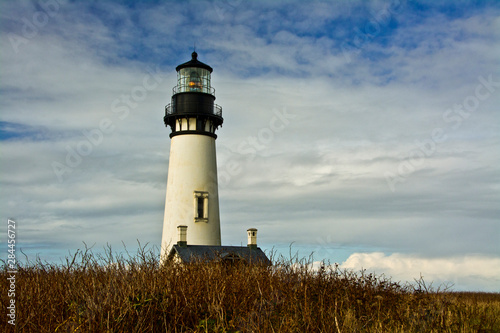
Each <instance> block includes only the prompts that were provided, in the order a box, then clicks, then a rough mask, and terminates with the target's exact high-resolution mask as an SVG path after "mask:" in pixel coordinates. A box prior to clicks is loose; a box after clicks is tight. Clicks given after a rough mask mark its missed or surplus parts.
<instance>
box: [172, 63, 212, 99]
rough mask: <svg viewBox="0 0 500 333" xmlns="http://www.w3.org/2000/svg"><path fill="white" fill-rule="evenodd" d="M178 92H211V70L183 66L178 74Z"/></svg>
mask: <svg viewBox="0 0 500 333" xmlns="http://www.w3.org/2000/svg"><path fill="white" fill-rule="evenodd" d="M177 92H203V93H207V94H210V93H211V89H210V72H209V71H208V70H206V69H203V68H197V67H187V68H182V69H181V70H180V71H179V72H178V74H177Z"/></svg>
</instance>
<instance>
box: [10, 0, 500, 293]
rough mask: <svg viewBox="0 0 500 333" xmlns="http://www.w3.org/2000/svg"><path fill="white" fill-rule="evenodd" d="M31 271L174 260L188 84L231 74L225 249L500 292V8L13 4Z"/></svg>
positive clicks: (221, 2)
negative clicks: (206, 72)
mask: <svg viewBox="0 0 500 333" xmlns="http://www.w3.org/2000/svg"><path fill="white" fill-rule="evenodd" d="M0 29H1V30H0V50H1V51H0V75H1V76H0V108H1V109H0V110H1V111H0V196H1V198H0V213H1V217H0V218H1V220H2V221H4V222H2V224H3V225H4V226H3V227H1V230H2V232H1V233H0V235H1V237H0V241H1V244H0V246H1V248H3V249H4V250H3V252H4V254H0V258H2V259H4V258H6V257H7V244H6V241H7V224H8V219H11V220H14V221H15V222H16V246H17V247H16V249H17V252H16V253H17V256H18V259H19V260H23V259H26V258H28V259H29V260H33V259H35V258H36V257H39V258H41V259H42V260H45V261H48V262H55V263H60V262H64V258H65V257H66V256H68V255H71V254H72V253H75V251H76V250H77V249H82V248H83V247H84V246H85V245H86V246H88V247H91V248H92V250H93V251H96V252H99V251H100V250H103V249H104V248H105V247H106V246H108V245H109V246H111V247H112V249H113V250H114V251H117V252H121V251H124V250H125V249H126V250H127V251H129V252H131V253H134V251H136V250H137V248H138V247H139V246H146V247H147V248H150V249H157V248H158V247H159V246H160V242H161V229H162V223H163V212H164V208H165V207H164V206H165V203H164V200H165V192H166V183H167V174H168V159H169V149H170V139H169V134H170V129H168V128H165V125H164V123H163V116H164V107H165V105H166V104H168V103H169V102H170V98H171V95H172V88H173V87H174V85H175V84H176V72H175V67H176V66H177V65H179V64H181V63H184V62H186V61H188V60H190V58H191V52H192V51H193V49H194V47H195V48H196V52H197V53H198V59H199V60H200V61H202V62H204V63H206V64H209V65H210V66H211V67H212V68H213V69H214V71H213V74H212V85H213V87H215V89H216V92H215V93H216V98H217V100H216V103H217V104H219V105H221V106H222V112H223V117H224V124H223V126H222V128H220V129H219V130H218V132H217V134H218V138H217V140H216V144H217V162H218V173H219V204H220V219H221V232H222V243H223V244H224V245H246V230H247V229H248V228H250V227H254V228H258V230H259V234H258V237H259V238H258V244H259V246H260V247H261V248H262V249H263V250H265V251H266V252H267V253H274V254H275V255H276V256H279V255H283V256H285V257H290V256H294V255H295V254H297V255H298V256H299V257H306V258H310V257H309V256H310V255H312V257H311V258H312V259H311V260H312V261H314V262H315V263H316V264H318V262H319V261H321V260H326V261H327V262H330V263H338V264H339V265H340V267H341V268H345V269H353V270H356V271H359V270H361V269H366V270H367V271H370V272H375V273H377V274H384V275H385V276H387V277H390V278H392V280H393V281H396V282H398V281H400V282H405V281H409V282H412V281H414V279H419V278H420V277H423V279H424V280H425V281H426V282H427V283H432V284H433V286H435V287H441V288H443V287H451V289H452V290H474V291H494V292H500V246H499V244H500V223H499V222H500V211H499V207H500V205H499V199H500V196H499V193H500V173H499V165H500V149H499V148H500V130H499V127H500V126H499V125H500V122H499V112H498V106H499V105H500V66H499V59H500V49H499V46H500V43H499V41H500V38H499V37H500V4H499V3H498V2H496V1H448V2H435V1H424V0H422V1H409V0H392V1H242V0H211V1H182V2H180V1H179V2H177V1H136V2H121V1H68V0H64V1H63V0H40V1H33V2H32V1H16V2H13V1H12V2H7V1H2V2H1V3H0Z"/></svg>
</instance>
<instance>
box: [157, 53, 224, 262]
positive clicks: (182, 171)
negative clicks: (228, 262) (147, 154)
mask: <svg viewBox="0 0 500 333" xmlns="http://www.w3.org/2000/svg"><path fill="white" fill-rule="evenodd" d="M191 56H192V58H191V60H190V61H188V62H186V63H183V64H181V65H179V66H177V67H176V71H177V84H176V86H175V87H174V88H173V89H172V100H171V103H170V104H168V105H167V106H166V107H165V117H164V118H163V120H164V122H165V126H166V127H170V129H171V133H170V139H171V143H170V158H169V165H168V179H167V194H166V199H165V215H164V220H163V233H162V241H161V255H162V257H163V258H164V257H165V256H166V255H167V254H168V252H169V251H170V250H171V248H172V246H174V245H175V244H177V242H178V237H179V236H178V235H179V232H180V231H179V230H183V234H182V235H183V236H182V237H183V239H184V243H186V242H187V243H189V244H191V245H208V246H220V245H221V236H220V219H219V193H218V186H217V160H216V153H215V140H216V139H217V135H216V134H215V131H216V130H217V129H218V128H219V126H221V125H222V122H223V121H224V120H223V118H222V108H221V107H220V106H219V105H217V104H215V89H214V88H213V87H212V85H211V74H212V68H211V67H210V66H208V65H207V64H204V63H202V62H201V61H199V60H198V55H197V53H196V52H193V53H192V55H191ZM178 227H181V228H180V229H179V228H178ZM186 230H187V233H186Z"/></svg>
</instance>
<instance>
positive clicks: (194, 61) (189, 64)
mask: <svg viewBox="0 0 500 333" xmlns="http://www.w3.org/2000/svg"><path fill="white" fill-rule="evenodd" d="M191 57H192V58H191V60H189V61H188V62H185V63H183V64H180V65H179V66H177V67H175V70H176V71H177V72H178V71H179V70H181V69H183V68H186V67H198V68H204V69H206V70H208V71H209V72H210V73H212V71H213V69H212V67H210V66H208V65H207V64H204V63H202V62H201V61H199V60H198V59H197V58H198V53H196V52H193V53H191Z"/></svg>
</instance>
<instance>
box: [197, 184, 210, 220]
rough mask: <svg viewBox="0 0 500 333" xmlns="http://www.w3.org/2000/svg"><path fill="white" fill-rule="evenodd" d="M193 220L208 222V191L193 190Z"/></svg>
mask: <svg viewBox="0 0 500 333" xmlns="http://www.w3.org/2000/svg"><path fill="white" fill-rule="evenodd" d="M194 221H195V222H208V192H202V191H194Z"/></svg>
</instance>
